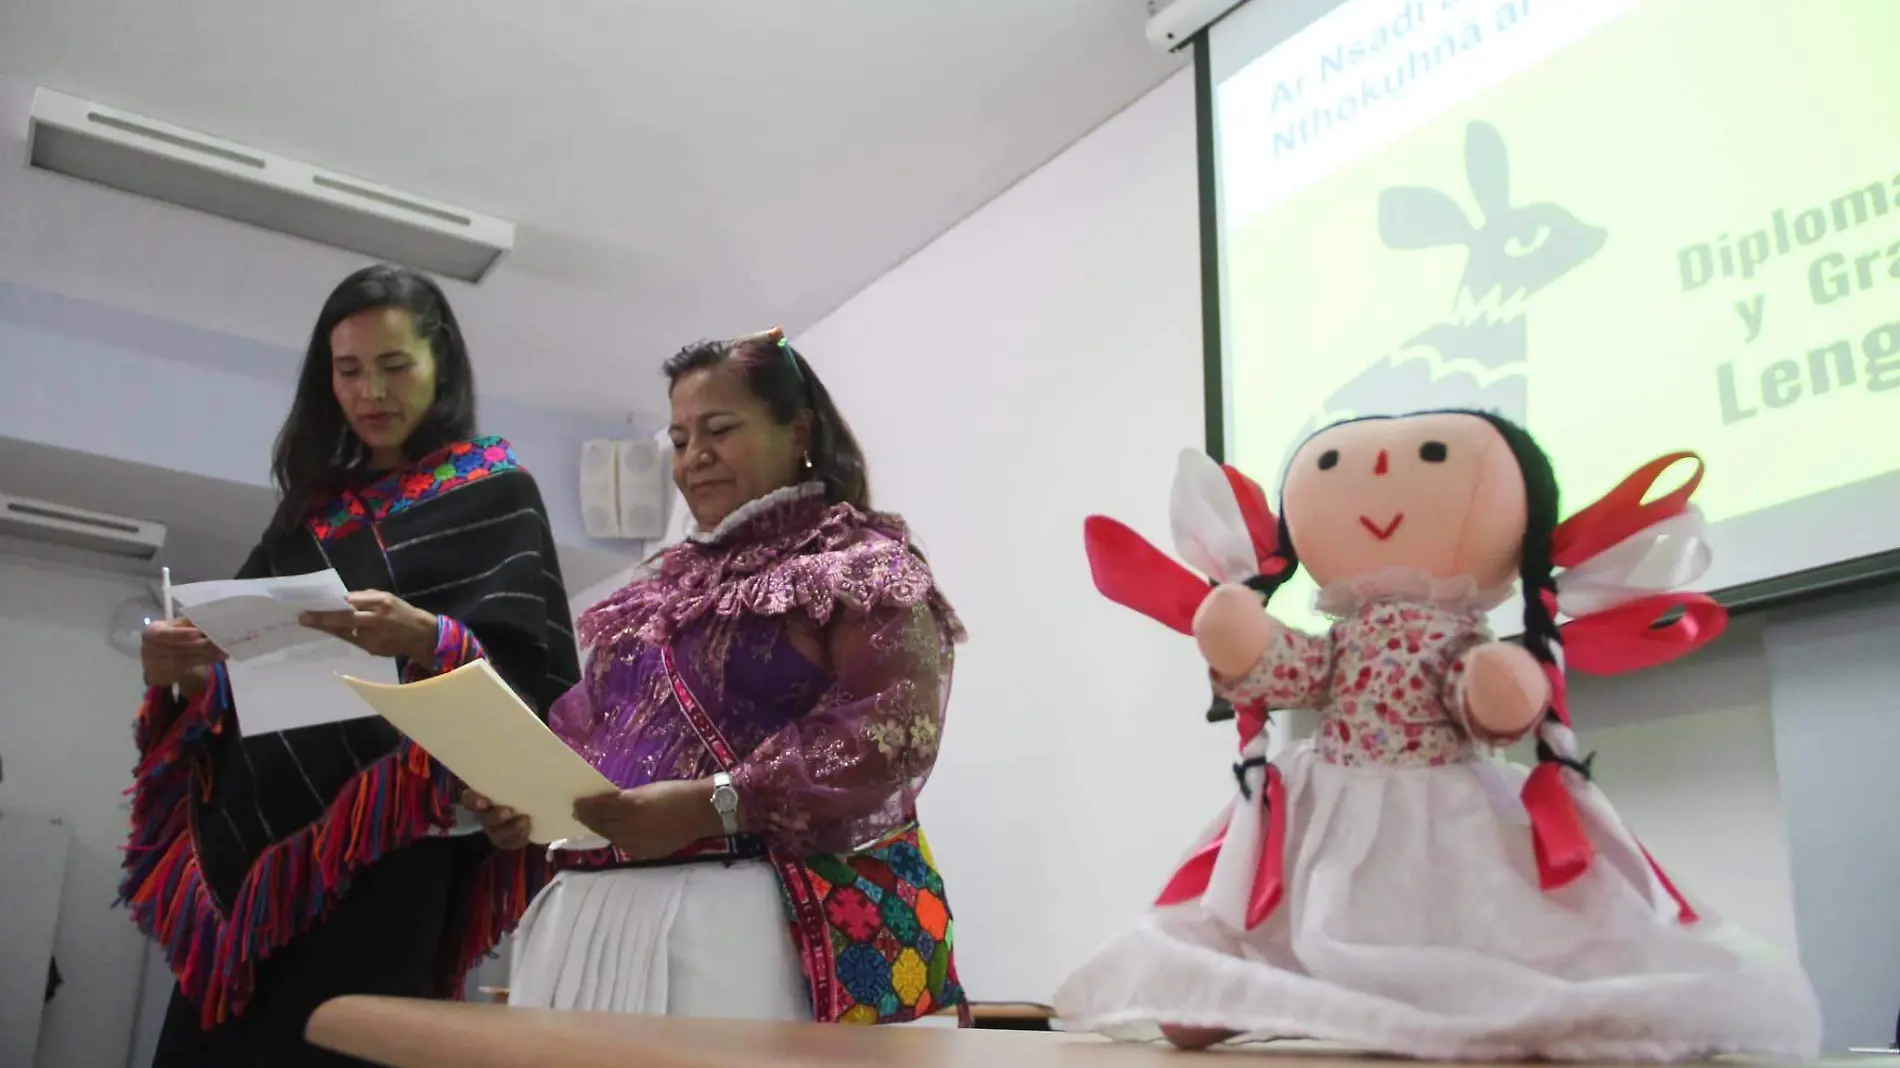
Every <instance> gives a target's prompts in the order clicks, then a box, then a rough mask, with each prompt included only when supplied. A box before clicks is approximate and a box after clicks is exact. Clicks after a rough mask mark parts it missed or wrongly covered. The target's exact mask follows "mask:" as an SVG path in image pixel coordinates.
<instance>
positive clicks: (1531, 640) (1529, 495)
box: [1247, 408, 1563, 760]
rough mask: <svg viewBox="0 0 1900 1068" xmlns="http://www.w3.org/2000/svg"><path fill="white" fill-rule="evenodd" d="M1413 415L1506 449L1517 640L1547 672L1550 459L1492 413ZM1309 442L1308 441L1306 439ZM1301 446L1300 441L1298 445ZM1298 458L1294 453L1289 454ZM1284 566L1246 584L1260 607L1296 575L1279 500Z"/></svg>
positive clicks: (1554, 648)
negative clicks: (1474, 423) (1457, 422)
mask: <svg viewBox="0 0 1900 1068" xmlns="http://www.w3.org/2000/svg"><path fill="white" fill-rule="evenodd" d="M1413 414H1415V415H1469V416H1473V417H1475V418H1478V419H1482V420H1484V421H1485V422H1487V423H1489V424H1491V426H1492V428H1493V429H1495V430H1496V431H1497V432H1498V436H1499V437H1502V438H1503V439H1504V444H1505V445H1506V447H1508V448H1509V449H1510V450H1511V456H1512V458H1513V459H1515V460H1516V461H1517V469H1518V471H1519V473H1521V474H1522V475H1523V477H1524V502H1525V522H1524V544H1523V547H1522V550H1521V553H1520V562H1519V564H1518V579H1519V581H1520V582H1522V583H1523V587H1524V635H1523V637H1522V638H1521V639H1520V640H1521V641H1522V642H1523V644H1524V648H1525V649H1527V650H1529V651H1530V654H1531V655H1532V656H1534V657H1536V658H1537V661H1538V663H1540V664H1543V665H1544V666H1545V667H1546V668H1547V669H1554V668H1555V667H1556V666H1557V654H1558V650H1559V649H1560V648H1561V647H1562V646H1563V636H1562V635H1561V634H1560V633H1559V631H1558V629H1557V620H1556V618H1555V617H1554V616H1553V615H1552V614H1551V612H1552V608H1551V601H1552V600H1553V599H1554V598H1555V597H1556V594H1557V580H1556V578H1555V576H1554V575H1553V574H1552V570H1553V568H1554V565H1553V564H1552V563H1551V560H1550V553H1551V538H1552V536H1553V535H1554V534H1555V533H1556V531H1557V514H1558V503H1559V502H1558V499H1557V473H1556V471H1555V470H1553V469H1552V468H1551V465H1550V457H1549V456H1547V455H1545V453H1544V450H1543V447H1542V446H1540V445H1538V444H1537V439H1535V438H1533V437H1531V435H1530V431H1528V430H1525V429H1524V428H1523V427H1521V426H1518V425H1517V424H1516V423H1514V422H1512V421H1510V420H1509V419H1506V418H1504V417H1503V416H1501V415H1499V414H1497V413H1496V412H1485V411H1476V410H1472V409H1465V408H1450V409H1443V410H1439V411H1430V412H1416V413H1413ZM1391 418H1397V417H1395V416H1364V417H1361V418H1359V419H1346V420H1342V421H1340V422H1338V423H1334V424H1332V426H1328V427H1326V428H1325V430H1321V431H1319V432H1317V433H1315V434H1314V435H1313V436H1314V437H1318V436H1319V434H1323V433H1325V432H1326V430H1331V429H1333V427H1338V426H1344V425H1346V424H1347V423H1357V422H1364V421H1365V420H1367V419H1391ZM1307 440H1308V441H1311V440H1312V438H1308V439H1307ZM1301 444H1302V447H1304V442H1302V443H1301ZM1294 451H1295V454H1296V455H1297V454H1298V450H1297V449H1296V450H1294ZM1279 555H1280V556H1281V557H1283V558H1284V559H1285V560H1286V562H1287V566H1286V567H1285V568H1284V569H1282V570H1281V572H1280V573H1279V574H1278V575H1256V576H1254V577H1253V578H1251V579H1248V580H1247V585H1248V586H1250V587H1252V588H1253V590H1254V592H1256V593H1258V594H1260V599H1261V601H1262V602H1263V603H1264V602H1265V601H1267V600H1268V599H1270V598H1271V597H1272V596H1273V594H1274V591H1276V590H1278V589H1279V588H1280V587H1281V586H1283V585H1285V584H1286V582H1287V580H1288V579H1291V578H1292V577H1293V575H1294V573H1295V572H1297V571H1298V570H1299V567H1300V558H1299V553H1298V552H1297V551H1296V550H1295V549H1294V547H1293V538H1292V537H1291V535H1290V534H1289V533H1288V531H1287V522H1286V498H1285V496H1284V495H1282V496H1281V498H1280V549H1279ZM1551 696H1552V701H1553V706H1552V708H1551V710H1550V711H1549V713H1548V714H1549V715H1551V716H1555V715H1556V708H1555V701H1556V700H1558V694H1557V693H1556V692H1555V691H1553V693H1552V695H1551ZM1538 759H1540V760H1550V759H1555V755H1554V754H1548V753H1547V747H1546V746H1545V745H1544V743H1543V741H1542V739H1541V738H1540V739H1539V741H1538Z"/></svg>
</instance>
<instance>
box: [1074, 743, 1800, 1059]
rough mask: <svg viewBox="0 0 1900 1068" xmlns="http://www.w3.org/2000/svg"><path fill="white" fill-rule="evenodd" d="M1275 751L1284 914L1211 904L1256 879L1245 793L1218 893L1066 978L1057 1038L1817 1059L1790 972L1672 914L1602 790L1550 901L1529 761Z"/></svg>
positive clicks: (1757, 947)
mask: <svg viewBox="0 0 1900 1068" xmlns="http://www.w3.org/2000/svg"><path fill="white" fill-rule="evenodd" d="M1278 763H1279V765H1280V767H1281V768H1282V771H1283V773H1284V774H1285V777H1286V809H1287V811H1286V839H1285V853H1284V856H1285V862H1284V863H1285V867H1284V873H1285V875H1284V878H1285V891H1284V895H1283V897H1282V898H1281V901H1280V904H1279V906H1278V908H1276V909H1275V910H1274V911H1273V913H1271V914H1270V915H1269V916H1268V917H1267V918H1266V919H1265V920H1264V921H1263V922H1262V923H1261V924H1260V925H1259V926H1258V927H1256V928H1254V929H1253V930H1251V931H1243V930H1242V929H1241V928H1242V927H1244V924H1243V923H1241V922H1240V921H1239V920H1238V918H1237V916H1236V915H1235V913H1236V910H1235V908H1233V907H1232V905H1231V904H1230V903H1228V902H1224V901H1223V900H1221V899H1223V898H1228V897H1231V891H1232V889H1233V888H1234V887H1235V886H1236V885H1244V883H1246V882H1250V881H1251V878H1250V873H1251V871H1252V867H1253V865H1252V861H1253V858H1254V857H1256V856H1257V855H1258V854H1257V850H1258V848H1259V846H1258V843H1259V841H1260V839H1261V838H1262V837H1263V835H1262V833H1261V831H1260V826H1261V823H1260V818H1259V815H1258V814H1257V812H1254V811H1252V810H1251V807H1250V806H1249V805H1247V804H1245V803H1237V804H1236V805H1235V806H1234V807H1233V809H1232V810H1230V813H1229V815H1228V816H1227V817H1225V818H1224V819H1223V821H1220V822H1217V824H1216V826H1215V827H1214V828H1212V829H1211V830H1210V833H1209V834H1208V835H1207V836H1206V837H1204V838H1203V839H1202V840H1203V841H1207V840H1209V839H1211V838H1212V837H1213V834H1214V833H1215V832H1217V831H1219V830H1220V829H1221V828H1222V827H1227V828H1228V834H1229V841H1228V843H1227V844H1226V845H1224V846H1223V847H1222V851H1221V860H1220V863H1219V864H1218V865H1217V867H1216V870H1215V873H1214V876H1213V880H1212V882H1211V883H1210V886H1209V889H1208V892H1207V893H1206V894H1205V895H1203V897H1202V898H1200V899H1197V900H1194V901H1189V902H1186V903H1183V904H1180V905H1175V906H1172V907H1167V908H1161V909H1157V910H1155V911H1153V912H1151V913H1150V914H1148V915H1147V916H1146V917H1144V918H1143V920H1142V921H1141V922H1140V923H1139V924H1138V925H1137V926H1136V928H1135V929H1134V930H1133V931H1131V932H1129V933H1127V934H1125V935H1123V936H1121V937H1120V938H1118V939H1116V940H1115V941H1114V942H1112V943H1110V944H1109V945H1108V946H1107V947H1106V948H1104V949H1103V950H1102V951H1101V952H1099V953H1098V954H1097V955H1096V956H1095V957H1094V958H1092V959H1091V960H1089V961H1088V962H1087V963H1086V964H1084V965H1083V966H1082V968H1081V969H1080V970H1078V971H1077V972H1076V974H1074V975H1073V976H1071V977H1070V978H1069V979H1068V980H1067V981H1066V982H1065V983H1064V984H1063V986H1062V988H1061V989H1060V990H1059V991H1058V992H1057V994H1056V1011H1057V1014H1058V1016H1059V1017H1060V1019H1061V1020H1062V1023H1063V1025H1064V1026H1065V1027H1066V1028H1068V1029H1070V1030H1076V1031H1096V1032H1101V1033H1104V1034H1108V1035H1111V1036H1114V1037H1118V1038H1126V1039H1152V1038H1157V1037H1160V1025H1162V1024H1173V1025H1178V1026H1182V1027H1193V1028H1211V1029H1216V1030H1221V1031H1230V1032H1236V1033H1240V1034H1243V1035H1250V1036H1261V1037H1286V1038H1310V1039H1319V1040H1322V1041H1327V1042H1333V1043H1339V1044H1343V1045H1347V1046H1351V1047H1355V1048H1358V1049H1362V1050H1368V1051H1375V1052H1382V1053H1391V1054H1398V1055H1403V1056H1412V1057H1422V1058H1434V1059H1483V1060H1503V1059H1526V1058H1550V1059H1562V1060H1623V1061H1632V1060H1640V1061H1662V1060H1679V1059H1686V1058H1692V1057H1700V1056H1706V1055H1711V1054H1719V1053H1752V1054H1762V1055H1775V1056H1785V1057H1812V1056H1815V1055H1816V1054H1817V1053H1818V1052H1819V1047H1820V1037H1821V1021H1820V1011H1819V1008H1818V1006H1817V1004H1816V1002H1815V998H1814V992H1813V989H1812V987H1811V986H1810V984H1809V982H1808V980H1807V977H1806V975H1805V974H1804V973H1803V972H1802V970H1801V969H1800V967H1799V966H1798V965H1797V964H1795V963H1794V962H1792V961H1789V960H1786V959H1784V958H1782V957H1780V956H1778V955H1777V954H1775V953H1774V952H1773V951H1772V950H1770V949H1769V948H1768V947H1767V946H1765V945H1763V944H1760V943H1758V942H1756V941H1755V940H1753V939H1750V938H1749V937H1748V936H1746V935H1745V934H1743V933H1742V932H1739V931H1736V930H1734V929H1732V928H1727V927H1724V926H1723V925H1722V923H1721V921H1720V920H1719V919H1717V918H1715V917H1713V916H1711V915H1709V914H1707V913H1706V912H1704V913H1703V914H1702V916H1701V919H1700V921H1699V922H1697V923H1695V924H1691V925H1686V926H1685V925H1682V924H1680V923H1678V922H1677V920H1676V909H1675V903H1674V901H1673V899H1670V898H1668V897H1667V894H1666V892H1665V891H1663V890H1662V889H1661V887H1660V883H1659V881H1658V880H1656V879H1655V878H1654V876H1653V874H1652V873H1651V871H1650V869H1649V866H1648V863H1647V861H1645V860H1643V859H1642V855H1641V852H1640V847H1639V846H1637V845H1636V844H1635V843H1634V841H1633V840H1632V839H1631V838H1630V837H1629V835H1628V832H1627V831H1625V830H1624V829H1623V828H1622V827H1621V825H1620V824H1618V823H1616V820H1615V814H1614V812H1612V811H1611V810H1610V809H1609V807H1608V804H1607V802H1605V801H1603V799H1602V794H1601V793H1600V792H1598V791H1596V789H1595V788H1594V787H1588V786H1586V787H1584V789H1583V790H1582V791H1580V792H1579V798H1578V799H1579V802H1580V807H1581V809H1582V814H1583V817H1584V820H1585V824H1586V826H1587V828H1588V830H1589V832H1590V835H1591V838H1592V840H1593V841H1594V842H1595V843H1596V845H1597V848H1598V856H1597V859H1596V861H1595V862H1594V863H1593V864H1592V865H1591V867H1590V869H1589V870H1588V871H1587V872H1586V873H1585V874H1584V875H1583V876H1581V877H1580V878H1578V879H1577V880H1576V881H1574V882H1572V883H1571V884H1569V885H1568V886H1566V887H1564V888H1562V889H1561V890H1558V891H1555V892H1551V893H1546V892H1545V891H1543V890H1542V889H1541V888H1540V887H1539V885H1538V877H1537V864H1536V860H1535V855H1534V853H1533V850H1532V845H1531V836H1530V828H1529V820H1528V817H1527V816H1526V815H1525V812H1524V809H1523V805H1522V803H1521V802H1520V801H1519V800H1518V790H1519V788H1520V787H1521V786H1522V784H1523V781H1524V778H1525V776H1526V774H1527V772H1526V771H1525V769H1523V768H1522V767H1519V766H1516V765H1512V764H1506V763H1503V762H1497V761H1485V762H1481V763H1473V764H1462V765H1455V766H1449V767H1438V768H1385V767H1380V768H1348V767H1342V766H1339V765H1336V764H1329V763H1326V762H1324V761H1322V760H1320V759H1318V758H1317V756H1316V755H1315V754H1314V753H1313V752H1312V750H1311V748H1310V746H1308V745H1300V746H1297V747H1295V748H1294V749H1293V750H1291V751H1290V752H1289V753H1287V754H1285V755H1283V756H1282V757H1281V759H1280V761H1278ZM1237 838H1239V839H1241V841H1240V844H1238V845H1236V839H1237ZM1236 867H1240V868H1244V869H1245V870H1246V871H1247V872H1248V873H1249V877H1248V878H1246V879H1243V880H1239V881H1238V882H1237V880H1236V879H1235V878H1234V875H1235V868H1236Z"/></svg>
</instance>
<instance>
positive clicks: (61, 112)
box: [27, 87, 515, 282]
mask: <svg viewBox="0 0 1900 1068" xmlns="http://www.w3.org/2000/svg"><path fill="white" fill-rule="evenodd" d="M27 162H28V163H29V164H30V165H32V166H34V167H39V168H41V169H43V170H48V171H52V172H54V173H56V174H64V175H68V176H70V177H73V178H83V179H85V180H87V181H91V182H98V183H99V184H101V185H108V186H111V187H112V188H114V189H122V190H124V191H126V192H128V193H137V194H139V195H140V196H147V197H151V198H153V199H154V200H162V201H165V202H167V203H170V204H178V205H181V206H183V207H187V208H195V209H197V210H198V211H203V212H209V213H210V214H212V215H218V216H222V217H224V218H227V219H235V220H237V221H239V222H245V223H250V224H251V225H253V226H260V227H263V228H264V229H267V230H275V231H277V232H279V233H284V234H290V235H292V236H294V237H301V238H305V239H307V240H310V241H318V242H322V243H323V244H326V245H332V246H335V247H336V248H341V249H346V250H348V251H351V252H359V253H362V254H364V255H367V256H373V257H375V258H376V259H379V260H387V261H389V262H392V263H399V264H402V265H404V266H408V267H414V268H418V269H420V270H425V271H431V272H434V273H436V274H440V275H445V276H447V277H450V278H459V279H462V280H463V281H467V282H479V281H481V279H482V278H483V276H485V275H486V274H487V273H488V272H489V270H490V269H491V268H493V267H494V266H495V264H496V262H497V261H499V260H500V259H501V257H502V256H503V255H505V254H506V253H507V252H508V251H509V250H510V249H512V248H514V244H515V225H514V224H513V223H511V222H508V221H506V220H504V219H496V218H493V217H490V216H486V215H478V214H476V213H475V212H472V211H468V210H465V209H463V208H457V207H451V206H450V205H447V204H442V203H439V202H437V201H433V200H430V199H428V198H426V197H420V196H416V195H415V194H413V193H405V192H402V191H400V190H396V189H390V188H387V187H385V186H380V185H376V184H374V183H371V182H365V181H362V180H361V179H357V178H351V177H348V176H346V175H341V174H336V173H333V172H330V171H325V170H322V169H320V168H317V167H313V166H311V165H309V164H307V163H299V162H297V161H296V160H293V159H286V158H285V157H283V156H277V155H273V154H271V153H269V152H262V151H259V150H257V149H255V148H250V147H247V146H245V145H240V144H237V143H235V142H232V141H225V140H222V139H220V138H216V137H211V136H208V135H206V134H201V133H197V132H194V131H192V130H186V129H183V128H181V127H178V126H173V125H171V124H170V123H165V122H159V121H158V120H156V119H148V118H144V117H142V116H139V115H134V114H131V113H130V112H125V111H118V110H115V109H113V108H108V107H104V106H101V105H99V104H94V103H92V102H91V101H88V100H81V99H79V98H78V97H75V96H68V95H67V94H65V93H60V92H55V91H54V90H51V89H47V88H44V87H42V88H41V89H40V90H39V91H38V92H36V93H35V94H34V96H33V112H32V117H31V119H30V120H29V122H28V125H27Z"/></svg>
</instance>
